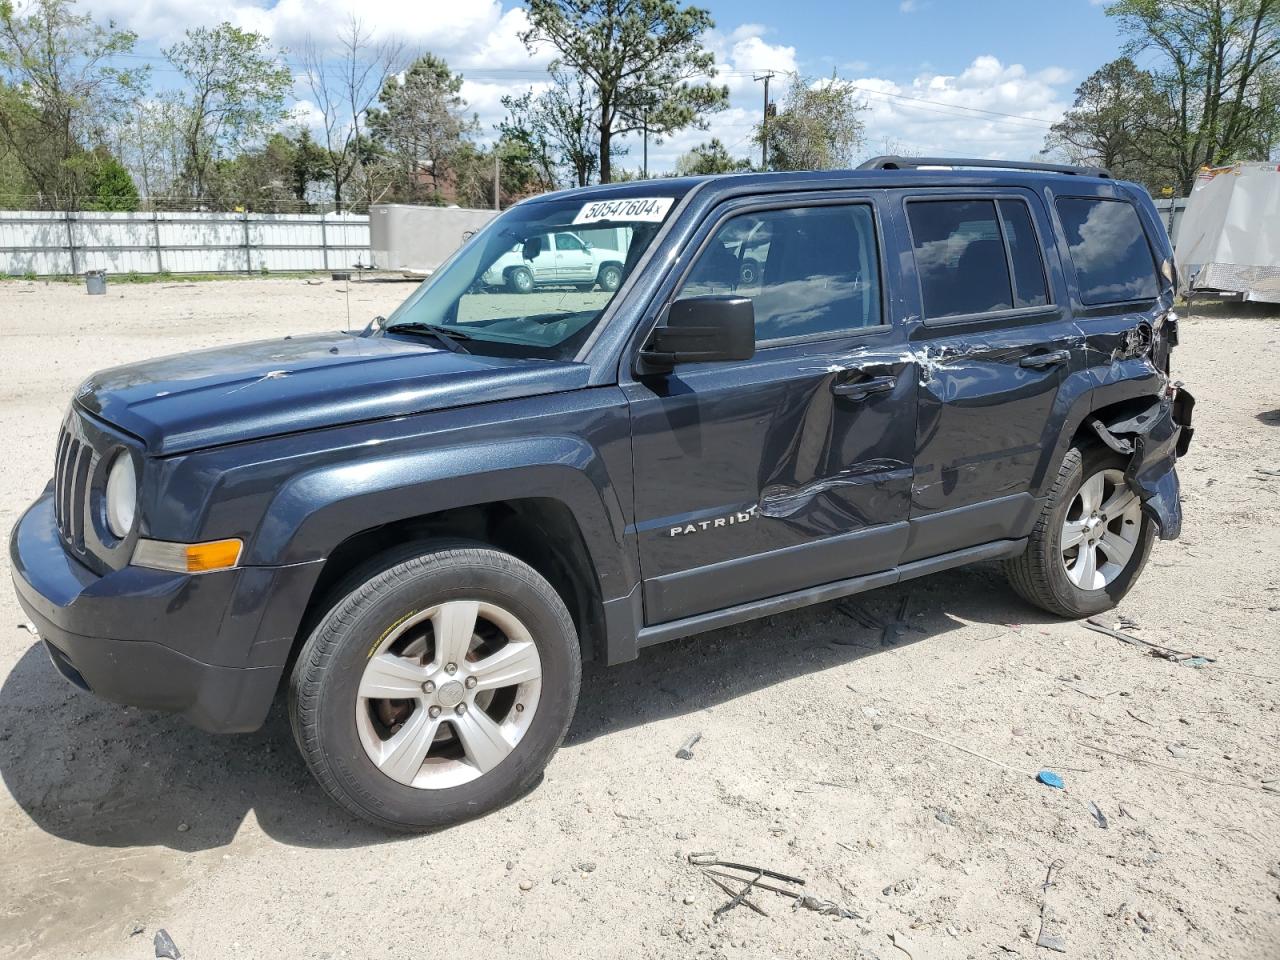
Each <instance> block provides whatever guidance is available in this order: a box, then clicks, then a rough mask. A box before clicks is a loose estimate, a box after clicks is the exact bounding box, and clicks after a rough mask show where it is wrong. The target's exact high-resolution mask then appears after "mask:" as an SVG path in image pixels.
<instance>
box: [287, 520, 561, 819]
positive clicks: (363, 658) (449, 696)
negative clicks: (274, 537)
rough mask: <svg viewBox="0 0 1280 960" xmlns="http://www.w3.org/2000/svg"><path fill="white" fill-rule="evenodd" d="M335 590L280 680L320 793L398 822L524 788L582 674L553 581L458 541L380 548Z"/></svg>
mask: <svg viewBox="0 0 1280 960" xmlns="http://www.w3.org/2000/svg"><path fill="white" fill-rule="evenodd" d="M366 574H367V575H366ZM347 586H348V587H349V588H350V589H349V592H345V595H344V596H343V597H342V598H341V599H340V600H339V601H338V602H337V603H336V604H335V605H334V606H333V607H332V608H331V609H330V610H329V612H328V613H327V614H326V615H325V617H324V618H323V619H322V620H321V621H320V623H319V625H318V626H317V627H316V628H315V630H314V632H313V633H312V634H311V636H310V638H309V639H308V640H307V642H306V644H305V646H304V647H303V649H302V653H301V654H300V656H299V658H298V662H297V665H296V667H295V668H294V671H293V675H292V678H291V683H290V688H289V713H290V719H291V721H292V724H293V732H294V738H295V740H296V741H297V743H298V748H299V750H300V751H301V752H302V755H303V757H304V758H305V759H306V762H307V765H308V767H310V769H311V772H312V773H313V774H314V775H315V777H316V779H317V780H318V781H319V783H320V785H321V787H323V788H324V790H325V791H326V792H327V793H328V794H329V795H330V796H331V797H333V799H334V800H336V801H337V802H338V803H340V804H342V806H344V807H346V808H347V809H348V810H350V811H351V812H352V813H354V814H356V815H357V816H360V817H363V818H364V819H366V820H369V821H371V822H372V823H375V824H377V825H379V826H382V827H387V828H391V829H397V830H409V831H417V830H429V829H432V828H436V827H442V826H446V825H448V824H452V823H456V822H458V821H461V820H465V819H469V818H471V817H475V816H479V815H480V814H483V813H486V812H488V811H490V810H493V809H494V808H496V807H499V806H502V805H504V804H506V803H509V802H511V801H512V800H514V799H516V798H518V797H519V796H521V795H522V794H523V793H524V792H526V791H527V790H528V789H529V788H530V787H532V786H533V784H534V783H535V782H536V781H537V779H538V777H539V775H540V774H541V772H542V770H543V768H544V767H545V766H546V764H547V762H548V761H549V760H550V759H551V757H552V755H553V754H554V753H555V751H556V749H557V748H558V747H559V745H560V741H561V740H562V739H563V738H564V735H565V731H566V730H567V729H568V726H569V721H570V719H571V718H572V716H573V710H574V706H575V704H576V702H577V697H578V686H579V682H580V677H581V662H580V656H579V647H578V641H577V635H576V633H575V631H574V627H573V621H572V619H571V618H570V616H569V613H568V611H567V610H566V609H565V606H564V603H563V601H562V600H561V599H560V596H559V595H558V594H557V593H556V592H555V590H554V589H553V588H552V587H551V585H550V584H548V583H547V581H546V580H545V579H543V578H542V577H541V576H539V574H538V573H537V572H536V571H535V570H533V569H532V568H531V567H529V566H528V565H527V564H525V563H522V562H521V561H519V560H517V559H516V558H515V557H512V556H510V555H509V554H506V553H502V552H500V551H497V550H492V549H489V548H487V547H481V546H478V545H470V544H467V545H451V546H445V547H438V548H436V549H421V548H420V549H418V550H414V551H410V554H409V555H406V554H404V553H401V554H398V555H394V556H389V557H387V558H386V559H385V560H384V562H382V563H380V564H375V565H374V566H373V567H372V568H370V569H368V570H366V571H365V573H362V574H360V575H358V576H357V577H356V578H355V579H354V580H353V581H352V582H349V583H348V585H347ZM340 592H342V591H340Z"/></svg>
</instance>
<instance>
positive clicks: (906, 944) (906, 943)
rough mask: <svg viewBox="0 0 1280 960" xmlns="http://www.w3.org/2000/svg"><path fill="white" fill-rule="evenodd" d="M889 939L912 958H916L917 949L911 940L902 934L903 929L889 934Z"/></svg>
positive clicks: (912, 959)
mask: <svg viewBox="0 0 1280 960" xmlns="http://www.w3.org/2000/svg"><path fill="white" fill-rule="evenodd" d="M889 939H890V941H892V943H893V945H894V946H895V947H897V948H898V949H899V950H901V951H902V952H903V953H905V954H906V955H907V956H908V957H910V958H911V960H915V956H916V955H915V949H914V947H913V946H912V944H911V941H910V940H908V939H907V938H906V937H905V936H903V935H902V931H900V930H895V931H893V933H891V934H889Z"/></svg>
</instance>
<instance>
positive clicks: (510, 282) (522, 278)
mask: <svg viewBox="0 0 1280 960" xmlns="http://www.w3.org/2000/svg"><path fill="white" fill-rule="evenodd" d="M507 289H508V290H510V291H511V292H512V293H533V274H532V273H530V272H529V268H528V267H514V268H512V269H511V270H508V271H507Z"/></svg>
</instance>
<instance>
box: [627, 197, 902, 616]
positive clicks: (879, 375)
mask: <svg viewBox="0 0 1280 960" xmlns="http://www.w3.org/2000/svg"><path fill="white" fill-rule="evenodd" d="M882 223H883V220H882V217H881V211H880V210H879V209H878V207H877V200H876V197H875V196H874V195H871V194H852V193H850V194H844V193H841V194H833V195H819V196H817V197H815V196H808V197H805V198H790V199H772V200H769V201H768V202H762V201H761V200H759V199H752V200H748V201H736V202H732V203H729V204H725V205H724V206H722V207H721V208H718V211H717V213H715V214H713V215H712V216H711V217H709V218H708V222H707V223H706V224H704V226H703V227H702V229H701V231H700V232H699V234H698V236H697V238H696V239H695V240H694V243H693V245H694V249H695V250H697V251H698V252H697V253H696V255H695V256H694V257H691V258H690V260H691V266H690V267H688V268H687V270H686V272H684V273H683V275H680V276H677V277H675V278H673V279H672V280H670V281H669V282H668V284H667V286H666V287H665V288H664V290H663V292H662V293H661V294H660V296H659V298H658V299H657V304H658V305H657V307H656V308H655V315H654V319H655V322H656V321H657V320H658V318H659V317H660V315H661V311H662V309H663V307H664V306H665V305H666V304H668V303H670V302H672V301H673V300H675V299H677V298H680V297H686V296H698V295H707V294H728V293H733V294H737V295H741V296H749V297H751V298H752V301H753V303H754V306H755V311H756V337H757V349H756V354H755V356H754V357H753V358H752V359H751V360H749V361H746V362H740V363H693V364H683V365H679V366H677V367H676V369H675V370H674V372H672V373H670V374H667V375H663V376H656V377H655V376H649V377H643V378H639V379H637V378H634V377H630V376H629V373H630V371H629V370H624V371H623V376H622V378H621V379H622V386H623V389H624V391H625V392H626V395H627V399H628V401H629V403H630V406H631V417H632V447H633V452H634V458H633V460H634V465H635V466H634V470H635V477H634V479H635V483H634V491H635V494H634V495H635V518H636V522H635V530H634V532H635V534H636V538H637V542H638V545H639V551H640V562H641V568H642V576H643V579H644V604H645V619H646V622H647V623H649V624H656V623H663V622H667V621H671V620H676V619H680V618H683V617H689V616H693V615H696V614H699V613H703V612H707V611H711V610H717V609H722V608H725V607H729V606H733V605H735V604H739V603H744V602H749V601H752V600H758V599H762V598H766V597H772V596H778V595H781V594H785V593H789V592H792V591H794V590H798V589H802V588H805V587H809V586H814V585H817V584H822V583H829V582H833V581H836V580H841V579H845V578H849V577H854V576H858V575H862V574H868V573H874V572H877V571H882V570H888V569H890V568H892V567H893V566H894V565H895V564H896V562H897V560H898V557H899V555H900V554H901V552H902V548H903V545H904V544H905V542H906V520H907V511H908V505H909V502H910V488H911V456H912V436H913V434H914V422H915V407H916V371H915V369H914V366H913V364H912V362H911V360H910V358H909V357H907V356H906V344H905V341H904V338H903V329H902V327H901V326H900V325H899V324H896V323H894V322H892V318H891V314H890V310H889V304H891V303H893V304H900V303H901V299H900V291H899V289H898V281H897V280H896V278H894V275H893V271H889V279H888V280H887V282H886V279H885V278H884V271H883V268H882V265H883V263H884V262H885V256H884V245H883V244H884V233H883V227H882ZM748 260H749V261H751V263H754V264H757V266H755V267H752V266H750V264H748V266H749V267H750V268H749V269H747V270H744V269H743V267H744V264H747V262H748ZM644 332H647V331H644Z"/></svg>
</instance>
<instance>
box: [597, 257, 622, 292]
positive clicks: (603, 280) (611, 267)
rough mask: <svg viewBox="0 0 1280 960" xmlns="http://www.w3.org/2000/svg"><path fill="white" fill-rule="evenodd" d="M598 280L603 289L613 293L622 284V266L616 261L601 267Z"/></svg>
mask: <svg viewBox="0 0 1280 960" xmlns="http://www.w3.org/2000/svg"><path fill="white" fill-rule="evenodd" d="M596 282H597V283H599V284H600V289H601V290H605V291H608V292H609V293H612V292H613V291H614V290H617V289H618V287H620V286H621V285H622V268H621V267H620V266H618V265H617V264H616V263H606V264H605V265H604V266H603V267H601V268H600V274H599V276H598V277H597V278H596Z"/></svg>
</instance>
